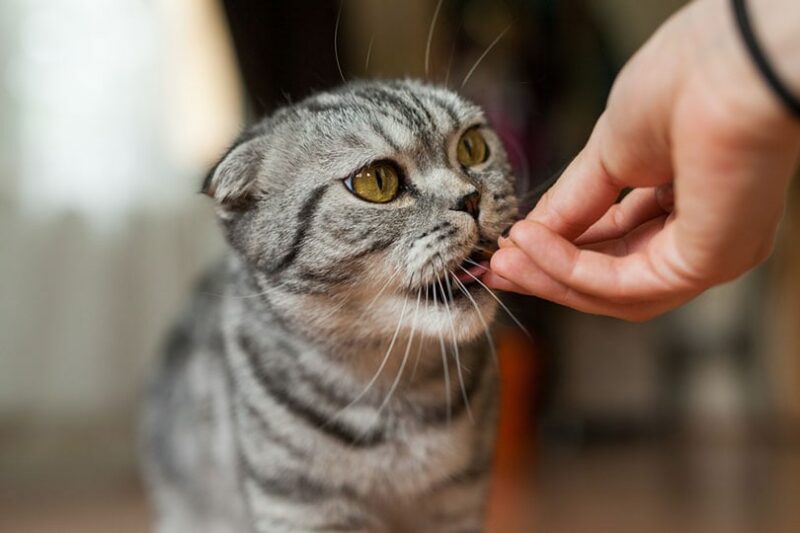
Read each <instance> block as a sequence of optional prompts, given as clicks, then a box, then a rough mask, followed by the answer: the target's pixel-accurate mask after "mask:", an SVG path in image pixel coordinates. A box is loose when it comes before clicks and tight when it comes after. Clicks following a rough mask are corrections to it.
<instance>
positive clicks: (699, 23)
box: [686, 0, 800, 141]
mask: <svg viewBox="0 0 800 533" xmlns="http://www.w3.org/2000/svg"><path fill="white" fill-rule="evenodd" d="M796 1H797V0H789V2H786V1H785V0H747V4H748V5H747V7H748V10H749V11H748V13H749V14H750V16H751V18H752V19H755V20H752V23H753V25H754V31H756V32H757V33H758V35H759V38H760V41H763V42H764V43H765V44H764V45H762V46H764V53H765V54H766V55H767V57H768V58H769V60H770V62H771V63H772V62H774V61H776V59H775V58H778V57H779V56H780V57H781V58H783V57H784V56H786V55H787V54H789V55H796V53H795V52H794V51H793V48H796V47H798V46H800V41H798V39H797V38H796V37H794V36H792V35H791V32H789V31H787V28H789V29H790V28H791V27H792V25H793V24H796V21H797V20H798V18H800V16H797V17H795V16H787V15H789V13H791V12H793V11H797V8H796V7H793V4H794V3H795V2H796ZM778 4H785V5H778ZM798 5H800V4H798ZM753 6H755V9H753ZM780 9H783V14H784V15H783V20H780V21H779V22H775V21H776V20H777V19H780V18H781V17H780V15H777V16H776V14H775V13H773V12H772V11H774V10H779V11H780ZM687 11H688V13H687V16H686V19H687V23H688V25H689V31H690V32H691V35H692V39H690V42H691V45H690V46H693V47H696V48H693V49H692V50H690V51H689V53H691V54H696V56H697V61H698V68H699V69H700V71H701V72H700V74H699V75H700V76H701V77H702V78H704V79H705V83H706V84H707V90H708V91H709V92H710V97H709V100H711V99H713V100H715V101H716V102H717V103H718V105H720V106H721V111H722V112H723V113H726V114H728V116H729V117H730V118H731V119H733V121H734V122H735V124H733V127H734V129H735V130H747V131H749V132H752V133H753V134H754V135H755V136H757V137H761V138H764V139H765V140H769V139H771V138H777V137H783V140H784V141H785V140H786V139H785V136H786V135H789V136H791V137H792V138H794V137H795V136H800V121H798V120H797V118H796V117H794V116H793V115H792V114H791V113H790V112H789V111H788V109H787V108H786V106H785V104H784V102H782V101H781V100H780V99H779V98H778V97H777V95H776V94H775V93H774V92H773V89H772V88H771V87H770V86H769V85H768V84H767V82H766V80H765V79H764V78H763V75H762V73H761V72H759V71H758V69H757V67H756V65H755V63H754V61H753V58H752V57H751V55H750V52H749V51H748V49H747V48H746V46H745V44H744V41H743V39H742V35H741V31H740V29H739V27H738V26H737V22H736V19H735V15H734V12H733V7H732V5H731V1H730V0H698V1H696V2H695V3H694V4H691V5H690V6H689V8H688V9H687ZM766 12H770V13H769V14H768V15H766V16H765V13H766ZM768 26H775V28H776V29H775V31H773V29H772V27H768ZM794 34H795V35H797V36H800V32H798V31H796V30H795V32H794ZM762 35H765V36H767V35H768V37H767V38H766V39H761V36H762ZM780 63H781V64H780V67H775V69H776V71H777V69H778V68H780V75H781V77H782V79H784V80H786V81H785V83H786V85H787V88H788V89H790V90H792V91H794V90H795V86H796V85H800V70H798V71H797V72H794V69H795V63H797V61H796V60H795V58H794V57H792V58H790V59H786V61H781V62H780ZM797 64H798V66H800V63H797Z"/></svg>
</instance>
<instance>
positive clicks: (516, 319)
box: [458, 265, 533, 341]
mask: <svg viewBox="0 0 800 533" xmlns="http://www.w3.org/2000/svg"><path fill="white" fill-rule="evenodd" d="M458 268H460V269H461V270H463V271H464V272H466V273H467V275H468V276H469V277H471V278H472V279H474V280H475V281H477V282H478V283H479V284H480V286H481V287H483V288H484V289H486V292H488V293H489V294H490V295H491V296H492V298H494V299H495V301H496V302H497V303H498V304H500V307H502V308H503V311H505V312H506V314H507V315H508V316H509V317H510V318H511V320H513V321H514V323H515V324H516V325H517V326H518V327H519V329H521V330H522V332H523V333H524V334H525V336H526V337H528V339H530V340H531V341H533V336H532V335H531V334H530V332H529V331H528V328H526V327H525V326H523V325H522V322H520V320H519V319H518V318H517V317H516V316H514V313H512V312H511V310H510V309H509V308H508V306H507V305H506V304H504V303H503V301H502V300H500V298H499V297H498V296H497V295H496V294H495V293H494V292H493V291H492V290H491V289H490V288H489V287H487V286H486V284H485V283H484V282H482V281H481V280H480V279H478V278H477V277H475V276H474V275H473V274H472V272H470V271H469V270H467V269H466V268H464V267H462V266H461V265H458Z"/></svg>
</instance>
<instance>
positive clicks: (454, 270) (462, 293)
mask: <svg viewBox="0 0 800 533" xmlns="http://www.w3.org/2000/svg"><path fill="white" fill-rule="evenodd" d="M491 258H492V252H490V251H489V250H488V249H486V248H483V247H476V248H473V250H472V251H471V252H470V253H469V255H467V256H466V257H465V258H463V259H462V260H461V261H458V260H456V261H453V262H452V263H451V264H450V265H447V266H446V268H445V269H444V270H443V271H442V273H441V274H440V276H439V278H438V279H437V280H436V281H434V282H433V283H430V284H428V285H427V286H425V287H423V291H424V294H425V295H426V296H428V299H429V301H433V302H435V303H445V302H446V303H448V304H449V303H451V302H453V301H455V300H459V299H463V298H467V293H466V292H467V291H468V290H469V289H468V286H469V285H472V284H481V283H482V282H481V281H480V279H481V277H482V276H483V275H484V274H486V273H487V272H488V271H489V260H490V259H491Z"/></svg>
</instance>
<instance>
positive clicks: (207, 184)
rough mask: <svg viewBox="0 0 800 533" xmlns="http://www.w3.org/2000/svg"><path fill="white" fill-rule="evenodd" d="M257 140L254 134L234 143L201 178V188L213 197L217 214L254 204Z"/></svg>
mask: <svg viewBox="0 0 800 533" xmlns="http://www.w3.org/2000/svg"><path fill="white" fill-rule="evenodd" d="M259 144H260V143H259V139H258V138H255V139H248V140H245V141H243V142H239V143H237V144H234V145H233V146H232V147H231V148H230V149H229V150H228V152H227V153H226V154H225V155H224V156H223V157H222V159H221V160H220V161H219V163H217V164H216V165H214V167H213V168H212V169H211V170H210V171H209V173H208V175H207V176H206V179H205V180H204V181H203V188H202V189H201V192H202V193H203V194H205V195H207V196H210V197H211V198H213V199H214V200H215V201H216V204H217V207H218V211H219V212H220V215H223V216H224V215H227V216H230V215H231V214H234V213H236V212H242V211H246V210H248V209H249V208H251V207H252V206H253V205H254V204H255V202H256V199H257V195H258V192H259V191H258V173H259V170H260V167H261V161H262V158H261V153H260V151H259Z"/></svg>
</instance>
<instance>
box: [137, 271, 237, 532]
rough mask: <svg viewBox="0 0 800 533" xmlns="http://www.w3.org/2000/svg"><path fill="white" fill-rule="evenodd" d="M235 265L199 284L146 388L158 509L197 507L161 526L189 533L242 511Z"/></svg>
mask: <svg viewBox="0 0 800 533" xmlns="http://www.w3.org/2000/svg"><path fill="white" fill-rule="evenodd" d="M229 270H230V269H229V266H228V261H227V260H225V261H220V262H218V263H217V264H216V265H214V266H213V267H212V268H210V269H209V270H208V271H207V272H206V273H205V274H204V275H203V276H202V277H201V278H200V279H199V281H198V282H197V283H196V285H195V287H194V290H193V291H192V294H191V296H190V298H189V301H188V303H187V305H186V306H185V309H184V311H183V313H182V315H181V317H180V318H179V320H178V321H177V322H176V323H175V325H174V326H173V327H172V328H171V330H170V332H169V333H168V335H167V338H166V341H165V343H164V345H163V348H162V350H161V354H160V359H159V361H158V363H157V365H156V368H155V372H154V374H153V376H152V379H151V381H150V385H149V387H148V390H147V391H146V398H145V406H144V407H145V408H144V417H143V426H144V427H143V432H142V433H143V440H142V454H143V464H144V466H145V476H146V478H147V481H148V484H149V485H150V486H151V487H153V489H154V491H155V495H156V497H155V498H154V500H155V501H154V503H155V504H156V513H157V514H159V515H160V514H161V513H159V509H158V508H159V507H161V506H162V505H169V504H168V502H169V501H170V500H172V499H180V500H182V501H181V502H180V503H181V504H180V505H171V506H170V507H172V508H182V509H187V510H191V511H190V512H187V516H182V517H176V516H174V514H171V515H170V516H169V518H168V519H169V521H170V522H173V523H170V524H163V523H162V524H159V527H158V529H159V530H164V531H181V530H186V528H187V527H189V525H190V524H192V523H193V522H196V521H202V522H205V523H206V525H207V524H208V520H218V519H220V517H222V516H225V515H228V518H231V517H230V514H231V513H233V514H238V510H236V509H231V508H230V506H231V500H232V499H231V496H232V495H234V494H235V493H236V490H237V489H238V487H237V485H236V481H235V479H234V477H233V476H231V475H227V476H226V473H227V474H229V473H231V472H233V471H235V469H234V468H231V466H232V464H231V462H232V461H233V457H234V454H233V451H232V450H233V441H232V428H231V427H230V424H231V411H230V397H229V386H230V384H229V382H228V379H227V375H228V373H227V369H226V367H225V356H224V349H225V348H224V342H223V333H222V328H223V323H222V318H223V315H222V302H223V295H224V293H225V289H226V287H227V285H228V284H229V277H230V276H229ZM209 479H213V480H214V483H213V484H209V483H208V480H209ZM200 487H202V489H200ZM209 487H211V492H209ZM192 489H194V490H192ZM198 489H200V490H198ZM221 507H222V508H221ZM176 521H177V522H180V523H179V524H178V523H174V522H176ZM202 530H203V531H207V530H211V529H208V528H206V527H204V528H203V529H202Z"/></svg>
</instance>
